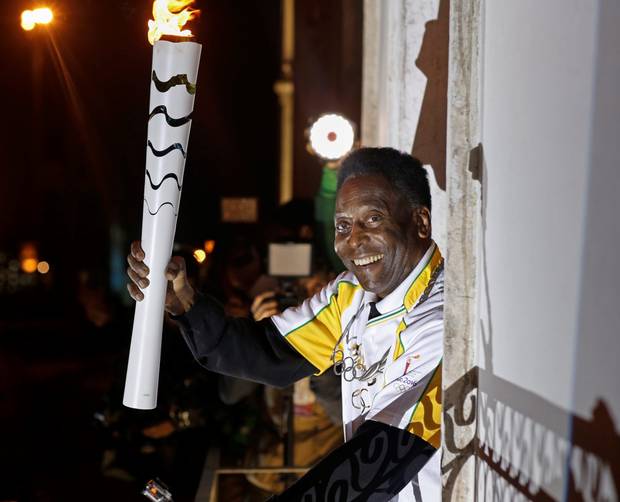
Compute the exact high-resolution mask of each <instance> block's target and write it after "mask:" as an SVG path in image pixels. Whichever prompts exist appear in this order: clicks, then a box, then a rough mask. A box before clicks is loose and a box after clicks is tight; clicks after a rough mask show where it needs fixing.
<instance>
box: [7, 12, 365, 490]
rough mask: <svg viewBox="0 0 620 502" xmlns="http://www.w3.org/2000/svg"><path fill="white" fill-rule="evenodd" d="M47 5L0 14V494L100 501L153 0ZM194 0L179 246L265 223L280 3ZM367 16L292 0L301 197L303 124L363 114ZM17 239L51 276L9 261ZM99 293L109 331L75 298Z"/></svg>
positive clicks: (273, 198)
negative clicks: (243, 209) (247, 204)
mask: <svg viewBox="0 0 620 502" xmlns="http://www.w3.org/2000/svg"><path fill="white" fill-rule="evenodd" d="M48 5H49V6H50V7H52V8H53V10H54V14H55V19H54V21H53V23H52V24H51V25H50V26H49V28H36V29H35V30H33V31H31V32H25V31H23V30H22V29H21V27H20V24H19V16H20V13H21V12H22V10H24V9H32V8H35V7H38V6H40V4H36V5H34V4H32V3H30V2H27V1H21V0H20V1H16V2H12V3H10V4H9V3H8V2H3V4H2V9H1V12H0V54H2V57H1V58H0V69H1V72H0V97H1V99H2V106H1V112H0V113H1V114H2V119H1V120H0V124H1V125H0V128H1V129H0V152H1V156H0V159H1V160H0V500H4V499H19V500H97V499H101V500H103V499H104V498H103V497H104V496H103V494H100V495H98V496H97V497H95V496H94V495H89V496H84V494H85V493H88V489H89V488H88V487H89V486H92V484H97V483H101V482H102V481H101V479H100V478H99V477H98V471H97V469H98V467H99V465H100V460H101V459H100V456H99V455H100V446H101V445H99V444H98V443H97V441H98V439H97V438H98V436H97V435H96V434H95V433H94V432H93V430H92V427H91V425H92V424H91V422H92V414H93V411H94V410H96V409H97V406H98V404H99V402H100V400H101V396H102V394H104V393H105V392H106V391H107V390H108V388H109V385H110V380H111V379H112V374H113V373H114V371H116V370H114V369H112V368H113V364H112V362H111V361H112V359H114V358H116V359H114V360H115V361H122V360H123V359H124V358H125V359H126V353H127V351H128V347H129V336H130V322H131V315H132V306H131V302H129V301H128V297H127V295H126V293H125V291H124V282H125V279H124V276H123V274H124V267H125V265H124V256H125V254H126V253H127V250H128V246H129V242H130V241H131V240H133V239H135V238H138V237H139V235H140V218H141V214H142V193H143V186H144V160H145V148H146V131H147V120H146V119H147V116H148V99H149V96H148V93H149V85H150V82H149V74H150V68H151V50H152V49H151V46H150V45H149V44H148V42H147V40H146V31H147V27H146V22H147V20H148V19H149V18H150V15H151V4H150V2H149V1H146V0H145V1H135V0H133V1H129V0H105V1H102V0H54V1H53V2H50V3H49V4H48ZM195 6H196V7H197V8H199V9H200V10H201V11H202V13H201V15H200V17H199V18H198V19H197V20H195V21H193V22H192V26H191V29H192V30H193V31H194V33H195V34H196V36H197V38H198V40H199V41H201V42H202V43H203V51H202V59H201V65H200V70H199V75H198V86H197V93H196V102H195V111H194V116H193V123H192V132H191V136H190V144H189V147H188V158H187V163H186V170H185V182H184V187H183V197H182V203H181V208H180V214H179V222H178V228H177V238H176V240H177V242H179V243H181V244H185V245H188V246H199V245H200V244H201V243H202V242H203V241H204V240H205V239H218V238H219V236H220V235H221V234H222V232H227V233H231V232H232V233H235V232H237V233H245V234H247V235H249V236H253V235H260V234H261V229H262V228H263V226H264V225H265V224H267V223H269V221H270V219H271V218H272V215H273V214H274V211H275V210H276V208H277V203H278V193H277V192H278V170H279V166H278V158H279V107H278V102H277V97H276V95H275V93H274V91H273V85H274V83H275V82H276V80H278V78H279V76H280V36H281V35H280V4H279V2H277V1H275V0H243V1H230V0H198V1H197V3H196V5H195ZM362 21H363V16H362V8H361V3H360V2H359V1H357V0H335V1H328V0H313V1H312V2H310V1H308V2H306V1H304V2H299V1H298V2H296V21H295V25H296V26H295V27H296V60H295V64H294V71H295V171H294V173H295V174H294V195H295V198H301V199H312V197H313V196H314V194H315V193H316V191H317V189H318V184H319V179H320V173H321V164H320V162H319V161H318V160H317V159H315V158H313V157H312V156H311V155H310V154H309V153H308V152H307V151H306V139H305V136H304V129H305V128H306V127H307V125H308V124H309V122H310V121H311V120H312V119H313V118H317V117H318V116H319V115H320V114H322V113H325V112H337V113H342V114H345V115H346V116H347V117H348V118H350V119H351V120H352V121H353V122H355V123H356V124H357V126H358V128H359V119H360V101H361V60H362ZM358 130H359V129H358ZM227 196H233V197H239V196H241V197H256V198H257V199H258V201H259V221H258V222H257V223H256V224H254V225H244V226H241V225H240V226H237V227H236V226H235V225H230V224H228V225H225V224H222V223H221V222H220V213H219V207H220V199H221V197H227ZM26 243H32V244H33V245H34V247H35V249H36V251H37V255H38V259H40V260H46V261H47V262H49V264H50V267H51V269H50V272H49V273H48V274H46V275H41V274H38V273H34V274H25V273H24V272H22V271H21V270H18V269H17V267H18V265H17V264H18V263H19V259H20V251H22V250H23V246H24V245H25V244H26ZM93 298H94V299H93ZM102 298H105V300H106V301H107V302H108V303H109V304H112V305H113V306H114V308H112V310H111V312H112V320H111V324H110V325H109V326H108V328H106V329H107V330H100V329H98V328H97V327H96V326H93V325H92V322H90V321H89V315H88V312H86V311H87V310H88V307H85V304H87V303H88V302H90V304H91V305H97V301H99V300H101V299H102ZM89 299H90V300H92V301H90V300H89ZM95 310H96V307H95ZM90 317H92V316H90ZM110 326H111V327H110ZM162 364H164V363H162ZM106 482H107V481H106ZM106 486H107V485H106ZM104 491H105V490H104ZM61 493H62V495H60V494H61ZM106 500H107V499H106Z"/></svg>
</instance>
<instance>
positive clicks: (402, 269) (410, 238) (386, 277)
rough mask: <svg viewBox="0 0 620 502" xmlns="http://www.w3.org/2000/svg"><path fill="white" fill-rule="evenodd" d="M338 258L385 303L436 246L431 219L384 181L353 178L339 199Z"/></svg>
mask: <svg viewBox="0 0 620 502" xmlns="http://www.w3.org/2000/svg"><path fill="white" fill-rule="evenodd" d="M335 225H336V238H335V242H334V246H335V249H336V253H337V254H338V256H339V257H340V259H341V260H342V262H343V263H344V265H345V266H346V267H347V269H349V270H350V271H351V272H353V273H354V274H355V276H356V277H357V279H358V280H359V281H360V284H361V285H362V287H363V288H364V289H365V290H366V291H371V292H373V293H375V294H377V295H378V296H379V297H380V298H383V297H385V296H386V295H388V294H389V293H391V292H392V291H394V289H395V288H396V287H397V286H398V285H399V284H400V283H401V282H402V281H403V280H405V278H406V277H407V276H408V275H409V273H410V272H411V271H412V270H413V268H414V267H415V266H416V264H417V263H418V261H420V259H421V258H422V256H424V253H425V252H426V250H427V248H428V246H429V244H430V240H429V239H430V213H429V211H428V209H426V208H412V207H411V205H410V204H409V203H408V202H407V201H406V200H405V198H404V197H403V196H401V195H400V194H399V193H397V192H396V189H395V188H394V187H392V186H391V185H390V184H389V182H388V181H387V180H386V179H385V178H384V177H383V176H381V175H375V174H373V175H362V176H354V177H353V176H352V177H350V178H348V179H347V180H346V181H345V182H344V183H343V185H342V186H341V187H340V191H339V192H338V195H337V197H336V213H335Z"/></svg>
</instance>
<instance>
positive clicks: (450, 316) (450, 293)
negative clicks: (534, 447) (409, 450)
mask: <svg viewBox="0 0 620 502" xmlns="http://www.w3.org/2000/svg"><path fill="white" fill-rule="evenodd" d="M480 23H481V22H480V2H479V1H478V0H472V1H468V2H459V1H455V2H452V5H451V11H450V56H449V58H450V63H449V77H448V137H447V160H446V174H447V192H448V219H447V235H448V242H447V249H446V268H445V273H446V278H445V300H446V302H445V337H444V364H443V388H444V395H443V409H444V413H443V429H442V432H443V443H442V444H443V457H442V467H443V481H444V493H443V500H449V501H464V502H465V501H467V502H469V501H472V500H475V495H474V492H475V462H476V460H475V451H476V444H477V442H476V399H477V386H478V385H477V375H478V374H477V367H476V352H475V349H476V328H477V319H478V317H479V316H478V308H477V288H478V284H477V275H476V272H477V266H478V263H477V255H478V253H477V250H478V239H479V233H480V232H479V230H480V224H481V218H480V208H481V200H480V195H481V185H480V183H481V173H482V162H483V159H482V150H481V148H480V147H478V144H479V142H480V110H479V103H478V93H479V78H480V71H479V67H480V61H479V58H480V54H479V52H480V51H479V48H480V39H479V37H480Z"/></svg>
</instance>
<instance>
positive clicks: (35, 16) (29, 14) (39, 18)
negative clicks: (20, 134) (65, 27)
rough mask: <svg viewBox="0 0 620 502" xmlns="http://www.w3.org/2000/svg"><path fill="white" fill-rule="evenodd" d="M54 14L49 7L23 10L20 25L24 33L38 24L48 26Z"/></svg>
mask: <svg viewBox="0 0 620 502" xmlns="http://www.w3.org/2000/svg"><path fill="white" fill-rule="evenodd" d="M53 19H54V13H53V12H52V9H50V8H49V7H40V8H38V9H34V10H25V11H24V12H22V15H21V25H22V28H23V29H24V30H25V31H30V30H33V29H34V28H35V27H36V25H38V24H50V23H51V22H52V20H53Z"/></svg>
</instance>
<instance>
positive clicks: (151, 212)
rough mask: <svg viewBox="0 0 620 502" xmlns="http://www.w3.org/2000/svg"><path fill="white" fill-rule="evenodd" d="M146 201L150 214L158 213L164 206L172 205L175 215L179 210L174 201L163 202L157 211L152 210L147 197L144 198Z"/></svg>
mask: <svg viewBox="0 0 620 502" xmlns="http://www.w3.org/2000/svg"><path fill="white" fill-rule="evenodd" d="M144 202H145V204H146V209H147V211H148V212H149V214H150V215H151V216H155V215H156V214H157V213H159V210H160V209H161V208H162V207H164V206H171V207H172V209H173V210H174V215H175V216H176V215H177V210H176V208H175V207H174V204H173V203H172V202H162V203H161V204H160V205H159V207H158V208H157V210H156V211H151V206H150V205H149V201H148V200H146V197H145V198H144Z"/></svg>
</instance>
